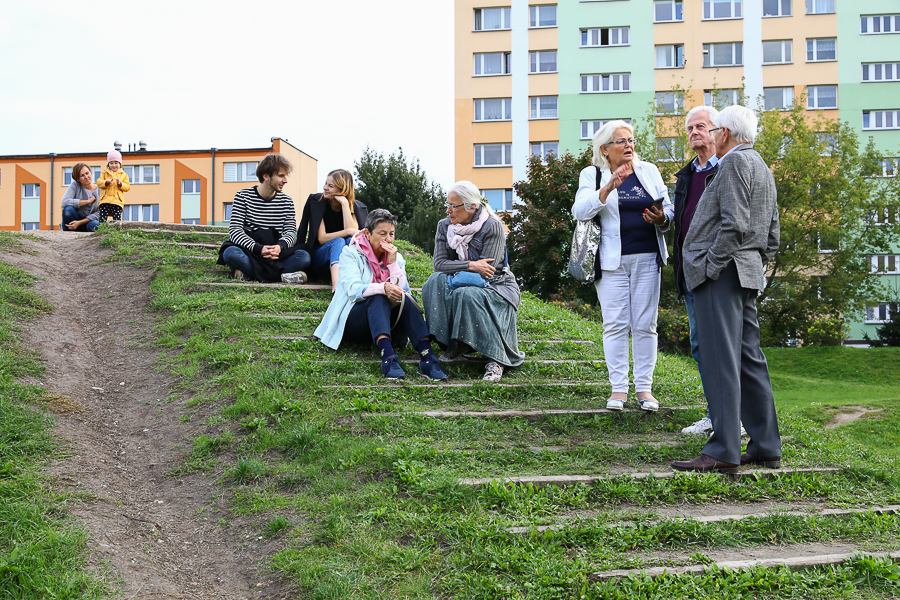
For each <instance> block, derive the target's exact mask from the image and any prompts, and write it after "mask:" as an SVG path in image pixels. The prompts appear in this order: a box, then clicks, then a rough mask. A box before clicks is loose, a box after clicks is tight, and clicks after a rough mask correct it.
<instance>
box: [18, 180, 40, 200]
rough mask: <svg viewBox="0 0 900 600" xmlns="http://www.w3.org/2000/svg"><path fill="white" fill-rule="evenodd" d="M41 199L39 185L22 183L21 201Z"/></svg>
mask: <svg viewBox="0 0 900 600" xmlns="http://www.w3.org/2000/svg"><path fill="white" fill-rule="evenodd" d="M40 197H41V184H39V183H23V184H22V200H30V199H33V198H40Z"/></svg>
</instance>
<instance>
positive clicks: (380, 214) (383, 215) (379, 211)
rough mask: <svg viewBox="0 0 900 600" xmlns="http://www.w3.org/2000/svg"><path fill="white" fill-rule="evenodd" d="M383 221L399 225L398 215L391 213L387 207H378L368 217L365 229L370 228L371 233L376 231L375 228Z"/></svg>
mask: <svg viewBox="0 0 900 600" xmlns="http://www.w3.org/2000/svg"><path fill="white" fill-rule="evenodd" d="M382 223H390V224H391V225H393V226H394V227H396V226H397V217H396V216H395V215H392V214H391V211H389V210H388V209H386V208H376V209H375V210H373V211H372V212H370V213H369V216H368V217H366V225H365V227H364V229H368V230H369V233H371V232H373V231H375V228H376V227H378V226H379V225H380V224H382Z"/></svg>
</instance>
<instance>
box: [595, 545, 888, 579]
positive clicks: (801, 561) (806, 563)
mask: <svg viewBox="0 0 900 600" xmlns="http://www.w3.org/2000/svg"><path fill="white" fill-rule="evenodd" d="M854 556H856V553H855V552H848V553H843V554H819V555H815V556H786V557H781V558H759V559H750V560H729V561H721V562H717V563H713V564H710V565H706V564H703V565H687V566H677V567H676V566H672V567H651V568H649V569H616V570H613V571H597V572H594V573H591V575H590V577H591V579H593V580H595V581H604V580H609V579H622V578H625V577H629V576H631V575H649V576H650V577H658V576H660V575H664V574H667V575H702V574H703V573H705V572H706V571H707V570H709V569H732V570H735V569H750V568H753V567H782V566H783V567H788V568H790V569H795V570H796V569H806V568H810V567H821V566H828V565H839V564H843V563H844V562H846V561H848V560H850V559H851V558H853V557H854ZM866 556H869V557H872V558H890V559H891V560H892V561H893V562H895V563H896V562H900V552H877V553H874V554H866Z"/></svg>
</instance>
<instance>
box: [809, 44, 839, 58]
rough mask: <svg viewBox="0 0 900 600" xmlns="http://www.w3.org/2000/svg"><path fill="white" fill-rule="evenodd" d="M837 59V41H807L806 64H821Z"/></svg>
mask: <svg viewBox="0 0 900 600" xmlns="http://www.w3.org/2000/svg"><path fill="white" fill-rule="evenodd" d="M836 59H837V39H836V38H819V39H815V40H809V39H808V40H806V62H821V61H825V60H836Z"/></svg>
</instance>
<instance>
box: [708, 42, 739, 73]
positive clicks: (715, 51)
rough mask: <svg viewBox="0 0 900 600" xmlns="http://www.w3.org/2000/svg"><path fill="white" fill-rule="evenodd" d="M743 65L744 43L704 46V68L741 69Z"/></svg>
mask: <svg viewBox="0 0 900 600" xmlns="http://www.w3.org/2000/svg"><path fill="white" fill-rule="evenodd" d="M743 64H744V44H743V42H733V43H727V44H703V66H704V67H740V66H742V65H743Z"/></svg>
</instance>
